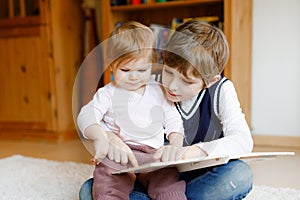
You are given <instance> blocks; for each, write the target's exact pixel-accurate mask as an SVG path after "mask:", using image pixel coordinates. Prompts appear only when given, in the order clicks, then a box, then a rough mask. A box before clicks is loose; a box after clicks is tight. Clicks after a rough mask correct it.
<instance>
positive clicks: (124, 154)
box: [107, 132, 138, 167]
mask: <svg viewBox="0 0 300 200" xmlns="http://www.w3.org/2000/svg"><path fill="white" fill-rule="evenodd" d="M107 135H108V138H109V149H108V158H109V159H110V160H113V161H115V162H117V163H121V164H122V165H126V164H127V163H128V161H129V162H130V163H131V165H132V166H133V167H137V166H138V162H137V160H136V158H135V156H134V154H133V153H132V151H131V149H130V148H129V147H128V145H126V144H125V143H124V142H123V141H122V140H121V138H119V137H118V136H117V135H116V134H114V133H112V132H111V133H108V134H107Z"/></svg>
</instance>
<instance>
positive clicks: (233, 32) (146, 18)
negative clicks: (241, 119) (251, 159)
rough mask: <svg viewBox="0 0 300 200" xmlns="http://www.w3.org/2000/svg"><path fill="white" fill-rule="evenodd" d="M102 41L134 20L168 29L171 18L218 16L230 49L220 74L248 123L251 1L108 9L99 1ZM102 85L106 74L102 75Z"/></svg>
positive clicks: (182, 1) (189, 0) (184, 1)
mask: <svg viewBox="0 0 300 200" xmlns="http://www.w3.org/2000/svg"><path fill="white" fill-rule="evenodd" d="M98 6H100V7H101V11H102V12H101V19H102V22H101V25H100V26H101V30H102V40H105V39H106V38H108V36H109V34H110V32H111V31H112V29H113V27H114V25H115V24H116V23H117V22H122V21H128V20H135V21H139V22H141V23H143V24H145V25H150V24H163V25H168V24H170V22H171V21H172V19H173V18H194V17H203V16H218V17H219V19H220V21H222V22H223V23H224V33H225V35H226V36H227V39H228V41H229V45H230V51H231V55H230V60H229V62H228V64H227V66H226V68H225V71H224V74H225V76H227V77H228V78H230V79H231V80H232V81H233V82H234V84H235V87H236V90H237V93H238V96H239V100H240V102H241V107H242V109H243V112H244V113H245V114H246V119H247V121H248V123H249V124H250V119H251V112H250V111H251V49H252V0H178V1H167V2H162V3H158V2H155V1H150V3H147V4H139V5H120V6H111V5H110V1H101V2H100V3H99V5H98ZM103 80H104V84H106V83H108V82H109V81H110V72H109V71H106V72H105V73H104V75H103Z"/></svg>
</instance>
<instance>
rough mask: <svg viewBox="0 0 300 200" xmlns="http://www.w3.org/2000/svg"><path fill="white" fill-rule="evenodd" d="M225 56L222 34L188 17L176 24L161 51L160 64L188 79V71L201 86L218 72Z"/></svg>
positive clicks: (223, 65) (218, 30)
mask: <svg viewBox="0 0 300 200" xmlns="http://www.w3.org/2000/svg"><path fill="white" fill-rule="evenodd" d="M228 58H229V47H228V42H227V40H226V37H225V35H224V33H223V32H222V31H221V30H220V29H218V28H217V27H215V26H213V25H210V24H208V23H206V22H203V21H200V20H197V19H192V20H189V21H187V22H185V23H184V24H182V25H180V26H178V27H177V29H176V31H175V32H174V34H173V35H172V37H171V38H170V41H169V42H168V45H167V47H166V51H165V54H164V63H165V64H166V65H168V66H169V67H171V68H174V69H176V70H178V71H179V72H180V73H182V74H183V75H184V76H186V77H187V78H188V75H187V73H188V71H190V70H191V67H192V73H193V75H194V76H196V77H201V78H202V79H203V81H204V84H205V86H207V85H209V83H210V82H211V81H212V78H213V77H214V76H216V75H218V74H221V73H222V71H223V70H224V67H225V65H226V63H227V61H228Z"/></svg>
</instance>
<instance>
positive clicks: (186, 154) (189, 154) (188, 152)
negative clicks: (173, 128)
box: [181, 145, 207, 159]
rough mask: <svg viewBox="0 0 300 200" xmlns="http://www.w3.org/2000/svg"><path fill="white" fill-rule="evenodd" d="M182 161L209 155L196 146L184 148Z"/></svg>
mask: <svg viewBox="0 0 300 200" xmlns="http://www.w3.org/2000/svg"><path fill="white" fill-rule="evenodd" d="M181 152H182V159H188V158H199V157H206V156H207V153H206V152H205V151H204V150H202V149H201V148H200V147H198V146H196V145H192V146H187V147H183V148H182V149H181Z"/></svg>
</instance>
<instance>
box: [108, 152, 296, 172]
mask: <svg viewBox="0 0 300 200" xmlns="http://www.w3.org/2000/svg"><path fill="white" fill-rule="evenodd" d="M292 155H295V152H252V153H246V154H238V155H222V156H212V157H210V156H207V157H202V158H191V159H184V160H177V161H170V162H153V163H148V164H144V165H140V166H138V167H132V168H128V169H124V170H120V171H117V172H114V173H113V174H122V173H128V172H134V173H145V172H150V171H155V170H158V169H162V168H165V167H176V168H177V169H178V171H179V172H184V171H191V170H195V169H201V168H206V167H212V166H216V165H223V164H226V163H228V162H229V161H230V160H235V159H240V160H243V161H245V162H252V161H262V160H268V159H274V158H278V157H281V156H292Z"/></svg>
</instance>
